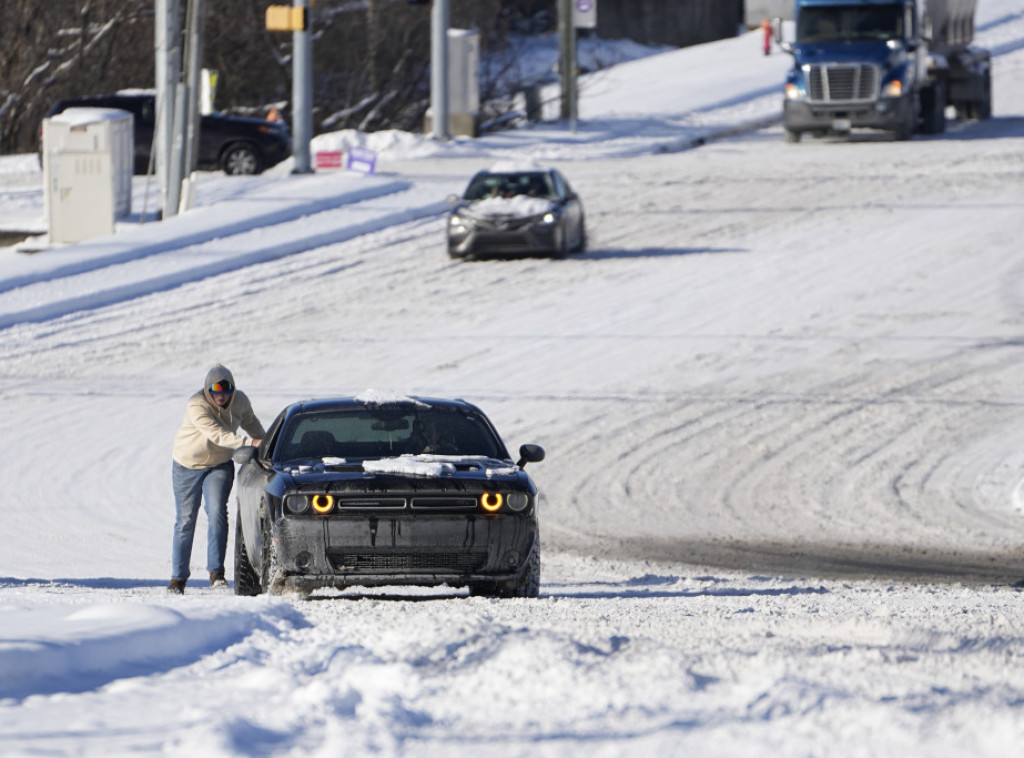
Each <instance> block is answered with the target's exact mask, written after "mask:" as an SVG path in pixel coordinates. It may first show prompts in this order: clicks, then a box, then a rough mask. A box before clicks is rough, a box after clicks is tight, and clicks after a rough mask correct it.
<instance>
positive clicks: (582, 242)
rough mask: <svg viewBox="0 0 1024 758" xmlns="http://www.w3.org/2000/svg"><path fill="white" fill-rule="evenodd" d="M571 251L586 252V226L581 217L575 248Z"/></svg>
mask: <svg viewBox="0 0 1024 758" xmlns="http://www.w3.org/2000/svg"><path fill="white" fill-rule="evenodd" d="M573 252H574V253H585V252H587V226H586V224H585V223H584V221H583V219H580V231H579V241H578V242H577V243H576V249H575V250H573Z"/></svg>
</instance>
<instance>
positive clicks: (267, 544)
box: [260, 518, 281, 595]
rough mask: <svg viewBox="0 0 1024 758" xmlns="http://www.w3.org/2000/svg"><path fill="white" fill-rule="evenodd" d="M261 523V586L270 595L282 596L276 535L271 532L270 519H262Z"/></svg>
mask: <svg viewBox="0 0 1024 758" xmlns="http://www.w3.org/2000/svg"><path fill="white" fill-rule="evenodd" d="M261 523H262V525H263V556H262V560H261V561H260V586H261V587H262V588H263V591H264V592H266V593H267V594H268V595H280V594H281V580H280V577H279V576H278V573H279V572H278V566H277V551H276V550H274V535H273V534H272V533H271V531H270V521H269V520H268V519H266V518H264V519H262V522H261Z"/></svg>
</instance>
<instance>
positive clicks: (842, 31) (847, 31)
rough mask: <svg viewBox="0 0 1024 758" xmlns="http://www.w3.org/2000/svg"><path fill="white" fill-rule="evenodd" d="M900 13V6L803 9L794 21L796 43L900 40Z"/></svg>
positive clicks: (901, 16)
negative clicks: (796, 20)
mask: <svg viewBox="0 0 1024 758" xmlns="http://www.w3.org/2000/svg"><path fill="white" fill-rule="evenodd" d="M902 36H903V11H902V9H901V7H900V6H899V5H896V4H893V5H870V6H863V5H857V6H846V5H842V6H829V7H824V8H812V7H805V8H803V9H801V11H800V18H799V21H798V22H797V30H796V39H797V42H828V41H835V40H854V39H877V40H883V41H884V40H890V39H900V38H902Z"/></svg>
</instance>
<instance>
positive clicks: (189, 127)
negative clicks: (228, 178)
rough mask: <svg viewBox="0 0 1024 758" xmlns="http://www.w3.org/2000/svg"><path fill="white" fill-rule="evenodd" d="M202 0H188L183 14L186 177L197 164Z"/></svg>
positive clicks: (189, 175) (201, 53)
mask: <svg viewBox="0 0 1024 758" xmlns="http://www.w3.org/2000/svg"><path fill="white" fill-rule="evenodd" d="M203 13H204V7H203V0H189V4H188V12H187V13H186V24H185V27H186V29H187V32H186V37H185V67H186V68H185V84H186V88H187V92H188V100H187V103H186V107H185V122H186V130H185V160H184V163H183V165H184V172H185V177H186V179H187V178H188V177H191V175H192V172H193V171H195V170H196V167H197V165H198V163H199V119H200V114H199V89H200V84H199V76H200V70H201V69H202V66H203V18H204V15H203Z"/></svg>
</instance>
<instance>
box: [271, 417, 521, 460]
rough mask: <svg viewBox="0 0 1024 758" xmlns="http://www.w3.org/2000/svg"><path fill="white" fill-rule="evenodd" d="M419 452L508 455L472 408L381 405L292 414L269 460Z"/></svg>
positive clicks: (347, 457)
mask: <svg viewBox="0 0 1024 758" xmlns="http://www.w3.org/2000/svg"><path fill="white" fill-rule="evenodd" d="M422 454H426V455H454V456H486V457H488V458H501V459H504V458H507V457H508V454H507V452H506V451H505V448H504V445H502V443H501V441H500V440H498V439H497V438H496V437H495V435H494V433H493V431H492V430H491V428H490V427H489V425H488V424H487V423H486V422H485V421H484V420H483V419H482V418H481V417H480V416H479V415H478V414H476V413H472V412H470V411H464V410H461V409H459V410H440V409H437V408H432V407H430V406H423V407H419V406H416V407H412V406H409V407H406V406H402V407H400V408H398V407H394V406H380V407H375V408H370V407H360V408H353V409H351V410H348V409H346V410H339V411H326V412H322V413H303V414H299V415H297V416H295V417H294V418H292V419H291V421H290V422H289V423H288V426H287V427H286V428H285V429H284V431H283V433H282V434H281V438H280V440H279V442H278V443H277V448H276V451H275V454H274V461H275V462H276V463H288V462H296V461H308V460H311V459H313V460H317V459H322V458H325V457H333V458H345V459H364V458H389V457H394V456H399V455H422Z"/></svg>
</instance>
